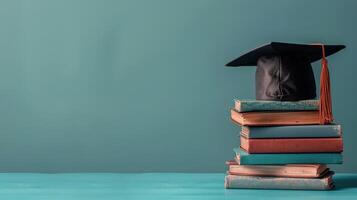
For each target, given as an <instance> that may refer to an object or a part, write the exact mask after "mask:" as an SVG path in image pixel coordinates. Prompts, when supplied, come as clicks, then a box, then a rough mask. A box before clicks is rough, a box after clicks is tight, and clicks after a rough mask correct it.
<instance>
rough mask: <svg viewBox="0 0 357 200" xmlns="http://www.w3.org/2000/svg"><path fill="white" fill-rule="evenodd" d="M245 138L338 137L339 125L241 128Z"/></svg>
mask: <svg viewBox="0 0 357 200" xmlns="http://www.w3.org/2000/svg"><path fill="white" fill-rule="evenodd" d="M242 133H245V134H244V136H245V137H247V138H315V137H316V138H318V137H340V136H341V135H342V131H341V125H306V126H272V127H248V126H245V127H242Z"/></svg>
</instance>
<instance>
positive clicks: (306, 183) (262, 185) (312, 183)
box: [224, 172, 334, 190]
mask: <svg viewBox="0 0 357 200" xmlns="http://www.w3.org/2000/svg"><path fill="white" fill-rule="evenodd" d="M332 175H333V172H329V173H327V174H326V175H325V176H323V177H321V178H288V177H264V176H239V175H227V176H226V177H225V183H224V186H225V188H227V189H239V188H247V189H286V190H330V189H332V188H333V187H334V186H333V180H332Z"/></svg>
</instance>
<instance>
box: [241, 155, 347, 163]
mask: <svg viewBox="0 0 357 200" xmlns="http://www.w3.org/2000/svg"><path fill="white" fill-rule="evenodd" d="M236 161H237V163H239V164H240V165H284V164H309V163H316V164H342V162H343V158H342V154H341V153H304V154H237V156H236Z"/></svg>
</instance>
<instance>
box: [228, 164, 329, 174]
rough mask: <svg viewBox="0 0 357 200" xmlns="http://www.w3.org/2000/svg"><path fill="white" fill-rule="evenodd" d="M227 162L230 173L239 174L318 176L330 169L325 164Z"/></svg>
mask: <svg viewBox="0 0 357 200" xmlns="http://www.w3.org/2000/svg"><path fill="white" fill-rule="evenodd" d="M226 164H227V165H228V172H227V173H228V174H230V175H239V176H277V177H295V178H318V177H321V176H323V175H325V174H326V173H327V172H328V171H329V169H328V168H327V167H326V165H323V164H322V165H321V164H287V165H239V164H238V163H236V162H233V161H228V162H226Z"/></svg>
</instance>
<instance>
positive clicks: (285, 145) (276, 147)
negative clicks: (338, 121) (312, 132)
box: [240, 137, 343, 153]
mask: <svg viewBox="0 0 357 200" xmlns="http://www.w3.org/2000/svg"><path fill="white" fill-rule="evenodd" d="M240 138H241V139H240V142H241V148H243V149H244V150H246V151H247V152H248V153H324V152H342V151H343V143H342V138H294V139H289V138H288V139H247V138H245V137H240Z"/></svg>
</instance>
